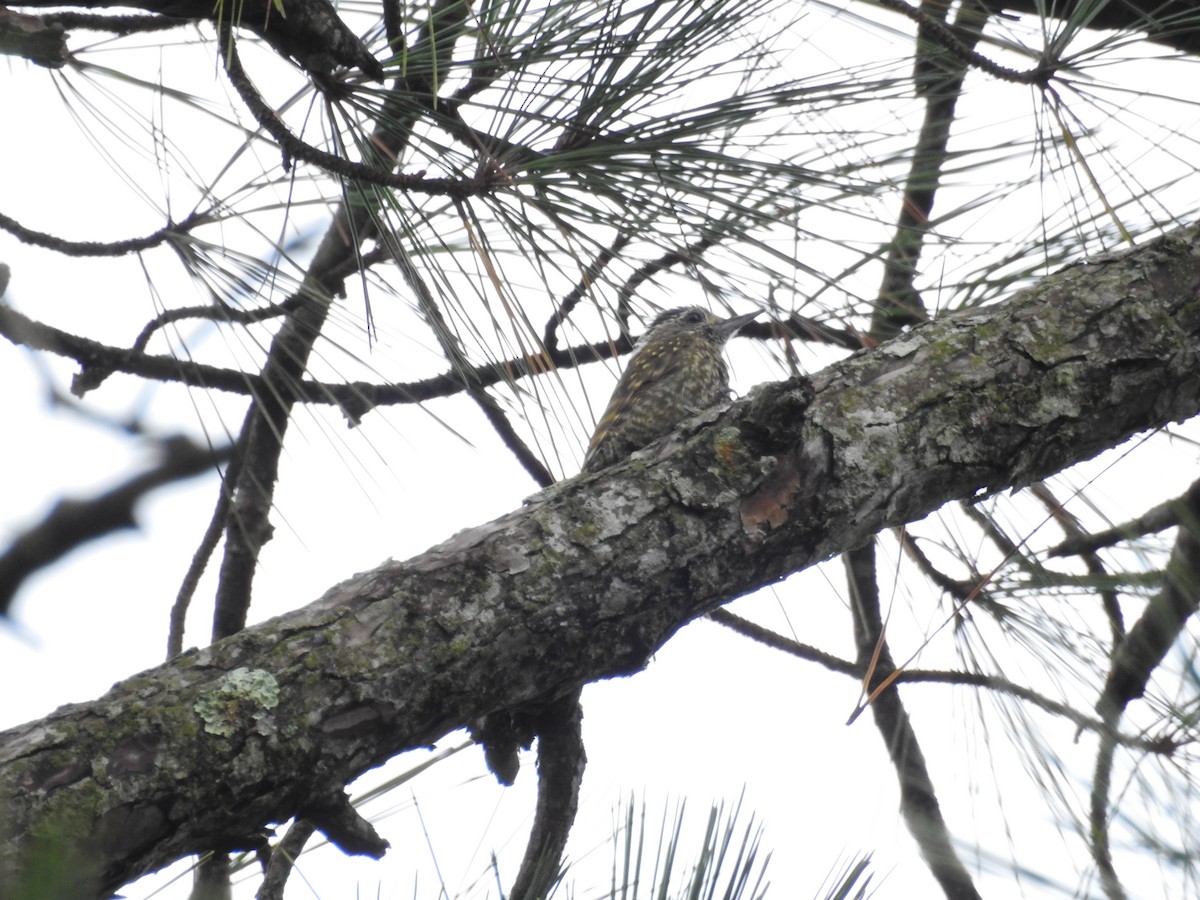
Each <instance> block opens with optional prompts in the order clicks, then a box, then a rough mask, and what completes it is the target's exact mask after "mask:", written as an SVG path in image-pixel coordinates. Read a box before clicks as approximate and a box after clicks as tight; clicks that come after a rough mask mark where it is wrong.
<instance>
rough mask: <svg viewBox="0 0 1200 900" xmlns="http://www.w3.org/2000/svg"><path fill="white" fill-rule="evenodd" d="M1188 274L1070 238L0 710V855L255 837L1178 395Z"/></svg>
mask: <svg viewBox="0 0 1200 900" xmlns="http://www.w3.org/2000/svg"><path fill="white" fill-rule="evenodd" d="M1198 291H1200V228H1195V227H1193V228H1190V229H1184V230H1181V231H1179V232H1177V233H1175V234H1174V235H1172V236H1169V237H1167V238H1163V239H1160V240H1157V241H1154V242H1153V243H1151V244H1149V245H1147V246H1145V247H1143V248H1140V249H1138V250H1136V251H1133V252H1131V253H1129V254H1126V255H1124V256H1120V257H1116V256H1114V257H1107V258H1105V259H1103V260H1098V261H1093V262H1091V263H1086V264H1081V265H1079V266H1076V267H1074V268H1072V269H1069V270H1066V271H1064V272H1061V273H1059V274H1056V275H1054V276H1051V277H1048V278H1046V279H1045V280H1044V281H1043V282H1042V283H1041V284H1040V285H1039V286H1038V287H1037V289H1035V290H1032V291H1029V292H1026V293H1023V294H1020V295H1017V296H1016V297H1014V298H1013V299H1012V300H1010V301H1008V302H1007V303H1004V304H1001V305H998V306H995V307H991V308H985V309H981V310H977V311H973V312H972V313H971V314H970V315H958V316H951V317H947V318H945V319H940V320H937V321H934V322H930V323H928V324H924V325H921V326H919V327H918V328H916V329H914V330H913V331H911V332H908V333H906V334H903V335H901V336H899V337H898V338H896V339H894V340H892V341H890V342H888V343H886V344H883V345H881V346H880V347H878V348H876V349H874V350H871V351H865V352H863V353H860V354H857V355H855V356H853V357H851V358H850V359H848V360H846V361H844V362H842V363H839V364H837V365H835V366H832V367H830V368H829V369H827V370H825V371H824V372H822V373H820V374H819V377H818V378H817V379H816V382H815V385H809V384H808V383H806V382H804V381H801V380H793V381H788V382H782V383H775V384H767V385H763V386H761V387H760V388H758V389H756V390H755V391H754V392H752V393H751V395H750V396H749V397H748V398H746V399H745V400H743V401H740V402H738V403H736V404H733V405H732V406H730V407H729V408H727V409H725V410H713V411H710V412H708V413H706V414H705V415H703V416H701V417H698V418H697V419H694V420H692V421H691V422H689V423H687V424H685V425H684V426H683V427H681V429H680V430H679V431H677V432H676V433H675V434H674V435H673V436H672V437H670V438H668V439H666V440H665V441H663V442H661V443H660V444H657V445H655V446H653V447H651V448H647V450H646V451H644V452H642V453H639V454H635V455H634V457H632V458H631V459H630V460H629V461H627V462H625V463H623V464H621V465H618V466H615V467H613V468H612V469H609V470H607V471H605V472H602V473H597V474H595V475H589V476H586V477H582V478H577V479H573V480H572V481H569V482H566V483H564V484H562V485H558V486H555V487H553V488H551V489H549V490H547V491H544V492H542V493H541V494H538V495H536V496H535V497H533V498H531V500H530V502H529V503H528V504H527V505H526V506H525V507H524V508H522V509H520V510H517V511H515V512H512V513H510V514H508V515H506V516H504V517H502V518H500V519H498V520H496V521H494V522H491V523H489V524H487V525H482V526H479V527H477V528H473V529H469V530H467V531H464V532H462V533H460V534H458V535H456V536H455V537H453V538H451V539H450V540H448V541H446V542H445V543H443V544H441V545H439V546H438V547H435V548H433V549H431V550H429V551H428V552H426V553H424V554H422V555H420V556H418V557H416V558H414V559H411V560H409V561H407V562H404V563H397V562H388V563H385V564H383V565H382V566H380V567H378V568H377V569H375V570H373V571H370V572H366V573H363V574H361V575H357V576H355V577H353V578H351V579H349V580H347V581H346V582H344V583H343V584H340V585H338V586H336V587H334V588H332V589H331V590H330V591H328V592H327V593H326V594H325V596H323V597H322V598H321V599H319V600H318V601H316V602H315V603H312V604H310V605H308V606H306V607H304V608H302V609H299V610H297V611H296V612H294V613H291V614H288V615H287V616H283V617H280V618H277V619H274V620H271V621H268V622H265V623H262V624H261V625H258V626H255V627H253V628H249V629H247V630H245V631H244V632H242V633H240V634H237V635H235V636H233V637H231V638H229V639H227V640H223V641H220V642H218V643H216V644H214V645H213V646H212V647H209V648H207V649H204V650H198V651H193V652H190V653H188V654H185V655H184V656H181V657H178V658H176V659H175V660H173V661H172V662H171V663H169V664H167V665H165V666H161V667H159V668H157V669H153V670H150V671H148V672H145V673H143V674H141V675H138V676H135V677H133V678H130V679H128V680H127V681H125V682H123V683H121V684H118V685H117V686H115V687H114V688H113V689H112V690H111V691H110V692H109V693H108V694H107V695H105V696H104V697H102V698H101V699H99V700H97V701H94V702H93V703H90V704H84V705H76V706H67V707H63V708H61V709H59V710H57V711H55V712H54V713H52V714H50V715H49V716H47V717H46V718H45V719H43V720H41V721H39V722H33V723H29V724H26V725H23V726H20V727H18V728H14V729H10V730H9V731H7V732H5V733H3V734H0V809H3V811H4V816H5V818H6V822H5V823H4V825H3V830H4V841H3V844H2V845H0V873H3V874H2V875H0V879H8V880H9V883H10V884H11V882H12V881H14V880H19V879H20V878H21V877H22V873H23V872H25V871H27V870H28V868H29V867H31V866H36V865H37V857H38V854H39V853H46V852H56V853H59V854H66V857H64V856H63V855H59V856H57V857H56V858H57V859H59V860H62V859H64V858H68V857H74V858H75V859H78V860H79V862H78V864H77V865H72V866H68V867H67V868H66V870H67V871H69V872H71V873H74V874H77V875H78V876H79V877H80V878H81V879H82V878H84V876H85V875H87V874H88V873H91V878H90V881H87V882H86V883H84V884H82V885H80V886H79V893H81V894H86V893H88V892H92V891H95V890H113V889H116V888H117V887H119V886H120V885H121V884H123V883H124V882H126V881H128V880H129V879H131V878H133V877H135V876H137V875H139V874H141V873H143V872H147V871H150V870H153V869H157V868H159V867H161V866H163V865H165V864H167V863H168V862H171V861H172V860H175V859H178V858H179V857H181V856H183V855H186V854H189V853H196V852H200V851H204V850H208V849H211V848H214V847H221V848H234V847H239V846H253V845H254V844H255V842H256V841H257V840H259V835H260V834H261V829H262V828H263V826H264V825H266V824H268V823H272V822H282V821H285V820H287V819H288V818H289V817H291V816H292V815H294V814H296V813H301V814H303V812H304V811H305V810H306V809H309V808H312V807H314V806H319V805H320V804H321V803H322V802H326V800H327V798H328V797H329V796H331V795H333V794H334V793H335V791H336V790H340V789H341V787H342V786H343V785H344V784H345V783H346V782H347V781H349V780H350V779H352V778H354V777H356V776H358V775H359V774H361V773H362V772H364V771H366V770H367V769H369V768H371V767H373V766H376V765H378V764H380V763H382V762H383V761H385V760H386V759H388V758H390V757H391V756H393V755H395V754H397V753H399V752H402V751H404V750H406V749H410V748H415V747H422V746H427V745H429V744H431V743H432V742H434V741H437V740H438V739H439V738H441V737H442V736H443V735H445V734H447V733H449V732H450V731H453V730H454V729H457V728H460V727H463V726H465V725H466V724H467V723H470V722H473V721H475V720H477V719H479V718H481V717H483V716H486V715H488V714H490V713H494V712H497V711H501V710H505V709H512V708H515V707H519V706H522V705H525V704H529V703H535V702H538V701H539V700H541V701H544V700H546V699H547V698H553V697H555V696H561V695H562V694H563V693H565V692H566V691H568V690H571V689H573V688H575V687H577V686H579V685H581V684H583V683H586V682H588V681H592V680H595V679H599V678H605V677H611V676H614V675H621V674H627V673H630V672H633V671H636V670H637V669H638V668H640V667H641V666H642V665H643V664H644V663H645V661H646V659H647V658H648V656H649V655H650V654H651V653H653V652H654V651H655V649H656V648H658V647H660V646H661V645H662V644H663V643H664V642H665V641H666V640H667V639H668V638H669V637H670V636H671V635H672V634H673V633H674V632H675V631H676V630H678V629H679V628H680V627H681V626H682V625H683V624H685V623H686V622H688V621H690V620H691V619H693V618H695V617H696V616H700V615H703V614H705V613H707V612H709V611H711V610H713V609H715V608H716V607H718V606H719V605H721V604H722V603H724V602H726V601H728V600H730V599H732V598H733V597H736V596H739V595H741V594H744V593H746V592H747V591H750V590H753V589H754V588H757V587H760V586H763V585H767V584H771V583H773V582H774V581H776V580H778V579H780V578H783V577H785V576H787V575H788V574H790V573H792V572H795V571H798V570H800V569H803V568H804V567H806V566H809V565H812V564H813V563H815V562H818V561H820V560H822V559H826V558H828V557H830V556H831V555H833V554H835V553H838V552H842V551H844V550H846V549H847V548H852V547H857V546H861V545H862V544H863V543H864V542H865V541H866V540H867V539H869V538H870V537H871V536H872V535H873V534H875V533H876V532H878V531H879V530H881V529H883V528H887V527H892V526H895V525H899V524H901V523H904V522H909V521H913V520H916V519H919V518H921V517H923V516H925V515H927V514H928V513H930V512H931V511H933V510H935V509H937V508H938V507H940V506H942V505H943V504H945V503H947V502H949V501H951V500H954V499H960V498H966V497H972V496H977V495H979V494H981V493H986V492H994V491H1001V490H1005V489H1007V488H1009V487H1014V486H1022V485H1026V484H1029V483H1032V482H1034V481H1036V480H1039V479H1042V478H1045V477H1047V476H1049V475H1050V474H1052V473H1054V472H1057V471H1060V470H1061V469H1063V468H1064V467H1066V466H1068V465H1070V464H1072V463H1075V462H1078V461H1080V460H1083V459H1087V458H1089V457H1091V456H1093V455H1095V454H1096V453H1098V452H1100V451H1101V450H1104V449H1106V448H1108V447H1112V446H1115V445H1116V444H1118V443H1120V442H1121V441H1123V440H1125V439H1126V438H1128V437H1129V436H1130V435H1132V434H1135V433H1137V432H1139V431H1143V430H1145V429H1148V428H1156V427H1161V426H1162V425H1164V424H1166V423H1168V422H1171V421H1176V420H1181V419H1184V418H1188V417H1191V416H1194V415H1196V414H1197V412H1200V296H1198ZM814 388H815V392H814ZM567 585H569V588H566V587H565V586H567ZM48 844H49V847H48ZM43 858H44V857H43ZM89 861H90V864H89ZM5 892H6V885H0V893H5Z"/></svg>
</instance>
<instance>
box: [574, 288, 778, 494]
mask: <svg viewBox="0 0 1200 900" xmlns="http://www.w3.org/2000/svg"><path fill="white" fill-rule="evenodd" d="M757 315H758V313H757V312H754V313H747V314H746V315H742V316H734V317H733V318H730V319H721V318H718V317H717V316H714V315H713V314H712V313H710V312H709V311H708V310H705V309H701V308H700V307H699V306H685V307H681V308H679V309H669V310H667V311H666V312H663V313H660V314H659V315H658V316H657V317H656V318H655V319H654V321H653V322H651V323H650V327H649V328H648V329H646V333H645V334H644V335H642V337H641V339H640V340H639V341H638V342H637V344H636V346H635V347H634V348H633V355H632V356H631V357H630V358H629V363H628V365H626V366H625V371H624V372H622V373H621V378H620V380H619V381H618V382H617V387H616V389H615V390H614V391H613V395H612V399H611V400H609V401H608V408H607V409H606V410H605V411H604V415H603V416H601V417H600V423H599V424H598V425H597V426H596V432H595V433H594V434H593V435H592V440H591V442H590V443H589V444H588V449H587V455H586V456H584V459H583V471H584V472H597V471H599V470H600V469H603V468H605V467H607V466H611V465H612V464H613V463H616V462H620V461H621V460H622V459H624V458H625V457H627V456H629V454H631V453H633V452H634V451H635V450H640V449H642V448H643V447H645V446H647V445H649V444H652V443H654V442H655V441H656V440H658V439H659V438H661V437H664V436H666V435H668V434H670V433H671V432H672V431H674V430H675V427H676V426H677V425H678V424H679V423H680V422H682V421H683V420H684V419H686V418H688V417H689V416H693V415H695V414H696V413H698V412H700V411H701V410H703V409H707V408H708V407H710V406H712V405H713V404H714V403H718V402H720V401H721V400H724V399H726V398H727V397H728V396H729V370H728V369H727V368H726V367H725V358H724V355H723V349H724V347H725V342H726V341H728V340H729V339H730V338H731V337H733V336H734V335H735V334H737V332H738V331H739V330H740V329H741V328H742V327H743V326H745V325H747V324H748V323H749V322H750V321H751V320H752V319H753V318H754V317H755V316H757Z"/></svg>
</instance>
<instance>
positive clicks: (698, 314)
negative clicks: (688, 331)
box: [683, 309, 704, 325]
mask: <svg viewBox="0 0 1200 900" xmlns="http://www.w3.org/2000/svg"><path fill="white" fill-rule="evenodd" d="M683 321H685V322H687V323H688V324H689V325H699V324H700V323H701V322H703V321H704V311H703V310H699V309H691V310H688V314H687V315H686V316H684V317H683Z"/></svg>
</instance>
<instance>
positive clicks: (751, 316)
mask: <svg viewBox="0 0 1200 900" xmlns="http://www.w3.org/2000/svg"><path fill="white" fill-rule="evenodd" d="M761 313H762V310H761V309H760V310H758V312H752V313H746V314H745V315H744V316H734V317H733V318H731V319H726V320H725V321H724V322H722V323H721V324H720V325H718V326H717V330H718V331H720V332H721V334H723V335H724V336H725V339H726V340H729V338H731V337H733V336H734V335H735V334H737V333H738V332H739V331H741V330H742V329H743V328H745V327H746V326H747V325H749V324H750V323H751V322H753V321H754V320H755V319H757V318H758V317H759V315H760V314H761Z"/></svg>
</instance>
